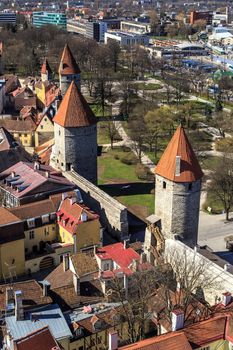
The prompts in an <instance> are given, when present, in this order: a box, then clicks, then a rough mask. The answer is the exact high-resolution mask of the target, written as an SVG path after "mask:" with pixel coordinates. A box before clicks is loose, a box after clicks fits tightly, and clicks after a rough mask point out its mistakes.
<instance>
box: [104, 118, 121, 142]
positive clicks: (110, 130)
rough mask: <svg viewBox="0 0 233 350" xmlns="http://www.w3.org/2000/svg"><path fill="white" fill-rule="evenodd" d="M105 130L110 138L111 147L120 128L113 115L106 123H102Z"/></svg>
mask: <svg viewBox="0 0 233 350" xmlns="http://www.w3.org/2000/svg"><path fill="white" fill-rule="evenodd" d="M104 127H105V130H106V131H107V136H108V137H109V139H110V143H111V149H113V143H114V141H115V139H116V138H117V136H119V133H118V130H119V128H120V124H118V123H117V122H114V119H113V117H111V119H110V120H108V121H107V122H106V123H104Z"/></svg>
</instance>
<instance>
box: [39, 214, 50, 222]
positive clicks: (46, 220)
mask: <svg viewBox="0 0 233 350" xmlns="http://www.w3.org/2000/svg"><path fill="white" fill-rule="evenodd" d="M41 219H42V223H43V224H46V223H47V222H49V214H45V215H42V216H41Z"/></svg>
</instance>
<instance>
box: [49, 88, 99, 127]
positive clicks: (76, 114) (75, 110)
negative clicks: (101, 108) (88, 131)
mask: <svg viewBox="0 0 233 350" xmlns="http://www.w3.org/2000/svg"><path fill="white" fill-rule="evenodd" d="M53 121H54V123H57V124H59V125H61V126H64V127H67V128H76V127H81V126H90V125H93V124H96V123H97V119H96V117H95V115H94V113H93V111H92V110H91V108H90V107H89V105H88V103H87V101H86V100H85V98H84V97H83V95H82V94H81V92H80V91H79V89H78V87H77V86H76V84H75V82H74V81H72V83H71V84H70V86H69V88H68V90H67V92H66V94H65V96H64V99H63V100H62V102H61V104H60V106H59V108H58V111H57V114H56V115H55V117H54V119H53Z"/></svg>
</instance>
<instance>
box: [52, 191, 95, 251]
mask: <svg viewBox="0 0 233 350" xmlns="http://www.w3.org/2000/svg"><path fill="white" fill-rule="evenodd" d="M57 222H58V226H59V240H60V242H62V243H66V244H68V243H69V244H73V245H74V253H77V252H80V251H85V250H89V249H92V248H93V247H94V246H96V245H99V243H100V222H99V216H98V215H97V214H95V213H93V212H92V211H91V210H90V209H89V208H87V207H85V206H84V205H83V204H80V203H77V197H72V198H66V199H65V200H64V201H63V202H62V204H61V206H60V209H59V211H58V213H57Z"/></svg>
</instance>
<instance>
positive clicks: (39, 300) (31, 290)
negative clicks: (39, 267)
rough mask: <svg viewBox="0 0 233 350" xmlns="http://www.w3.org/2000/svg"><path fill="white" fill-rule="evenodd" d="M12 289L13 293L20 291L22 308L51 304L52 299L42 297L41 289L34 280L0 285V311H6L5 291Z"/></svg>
mask: <svg viewBox="0 0 233 350" xmlns="http://www.w3.org/2000/svg"><path fill="white" fill-rule="evenodd" d="M7 288H12V289H13V291H17V290H21V291H22V294H23V297H22V298H23V307H24V308H25V309H29V308H33V307H35V306H42V305H46V304H51V303H52V299H51V298H50V297H49V296H43V289H42V287H41V286H40V285H39V283H38V282H37V281H35V280H29V281H23V282H17V283H10V284H2V285H0V309H1V310H6V289H7Z"/></svg>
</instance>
